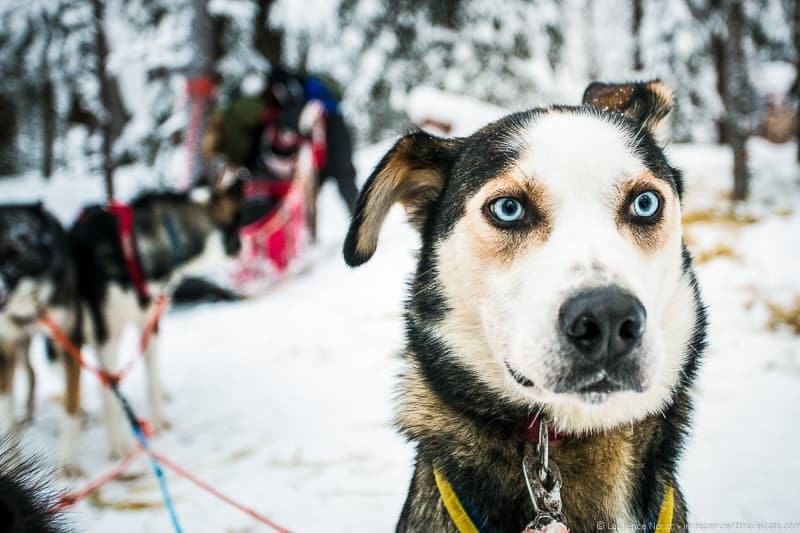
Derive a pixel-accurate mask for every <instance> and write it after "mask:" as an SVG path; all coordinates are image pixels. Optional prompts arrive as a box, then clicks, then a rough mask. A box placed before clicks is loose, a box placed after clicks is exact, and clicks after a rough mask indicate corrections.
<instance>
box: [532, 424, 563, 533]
mask: <svg viewBox="0 0 800 533" xmlns="http://www.w3.org/2000/svg"><path fill="white" fill-rule="evenodd" d="M548 445H549V438H548V433H547V422H545V421H542V422H541V423H540V425H539V443H538V445H537V447H536V451H537V453H538V455H539V458H538V459H536V460H535V461H534V460H533V459H532V458H531V457H530V456H528V455H526V456H525V458H524V459H523V460H522V473H523V474H524V475H525V484H526V485H527V486H528V494H529V495H530V497H531V502H532V503H533V509H534V511H535V512H536V516H535V518H534V519H533V520H532V521H531V522H530V523H529V524H528V525H527V529H531V530H542V529H543V528H544V527H547V526H549V525H553V524H563V523H564V516H563V515H562V514H561V472H560V471H559V469H558V466H557V465H556V464H555V463H554V462H552V461H550V457H549V454H550V450H549V446H548ZM531 472H534V474H535V475H531Z"/></svg>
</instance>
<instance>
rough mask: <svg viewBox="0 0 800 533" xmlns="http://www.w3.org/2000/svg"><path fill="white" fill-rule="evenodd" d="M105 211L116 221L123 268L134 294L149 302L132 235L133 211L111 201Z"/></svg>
mask: <svg viewBox="0 0 800 533" xmlns="http://www.w3.org/2000/svg"><path fill="white" fill-rule="evenodd" d="M106 210H107V211H108V212H109V213H111V214H112V215H114V217H115V218H116V219H117V228H118V231H119V241H120V244H121V245H122V255H123V257H124V259H125V268H126V269H127V271H128V275H129V276H130V277H131V282H132V283H133V287H134V288H135V289H136V294H137V295H138V296H139V300H140V301H142V302H148V301H150V292H149V291H148V290H147V284H146V283H145V281H144V275H143V274H142V264H141V262H140V261H139V255H138V253H137V252H136V240H135V238H134V235H133V209H131V206H129V205H128V204H125V203H122V202H117V201H114V200H111V201H109V202H108V205H107V206H106Z"/></svg>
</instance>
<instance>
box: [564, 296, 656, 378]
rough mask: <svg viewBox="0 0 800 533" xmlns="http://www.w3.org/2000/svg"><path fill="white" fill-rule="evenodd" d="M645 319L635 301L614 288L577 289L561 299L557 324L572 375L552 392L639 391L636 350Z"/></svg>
mask: <svg viewBox="0 0 800 533" xmlns="http://www.w3.org/2000/svg"><path fill="white" fill-rule="evenodd" d="M646 317H647V315H646V313H645V309H644V306H643V305H642V303H641V302H640V301H639V299H638V298H636V297H635V296H633V295H632V294H630V293H628V292H626V291H624V290H623V289H621V288H620V287H617V286H609V287H600V288H593V289H587V290H582V291H580V292H578V293H577V294H575V295H574V296H572V297H571V298H569V299H568V300H566V301H565V302H564V303H563V304H562V306H561V309H560V310H559V314H558V322H559V327H560V334H561V336H562V338H563V341H564V345H565V348H566V350H565V352H566V353H565V356H566V358H567V359H568V360H569V363H570V366H571V370H570V371H569V372H568V373H567V375H566V376H564V377H563V378H562V379H560V380H559V384H558V386H557V387H556V392H577V393H587V394H589V393H609V392H614V391H618V390H626V389H633V390H641V389H642V383H641V372H640V368H639V366H640V365H639V362H638V361H637V360H636V348H638V347H639V346H640V344H641V341H642V336H643V335H644V330H645V321H646Z"/></svg>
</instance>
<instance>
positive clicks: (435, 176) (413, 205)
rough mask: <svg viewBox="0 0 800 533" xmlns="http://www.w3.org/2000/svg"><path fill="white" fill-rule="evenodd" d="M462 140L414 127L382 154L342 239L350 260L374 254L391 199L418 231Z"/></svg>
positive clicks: (354, 262) (358, 261) (356, 261)
mask: <svg viewBox="0 0 800 533" xmlns="http://www.w3.org/2000/svg"><path fill="white" fill-rule="evenodd" d="M460 142H461V141H460V140H458V139H442V138H439V137H434V136H433V135H430V134H428V133H425V132H422V131H417V132H414V133H410V134H408V135H406V136H405V137H403V138H402V139H400V140H399V141H397V143H396V144H395V145H394V147H392V149H391V150H389V152H388V153H387V154H386V155H385V156H383V159H381V162H380V163H378V166H377V167H375V170H374V171H373V172H372V175H371V176H370V177H369V179H368V180H367V183H366V184H365V185H364V188H363V189H362V191H361V196H360V197H359V198H358V203H357V204H356V208H355V210H354V211H353V219H352V222H351V223H350V230H349V231H348V232H347V238H346V239H345V241H344V259H345V261H346V262H347V264H348V265H350V266H358V265H361V264H362V263H365V262H367V261H368V260H369V258H370V257H372V254H374V253H375V248H376V247H377V245H378V234H379V233H380V229H381V225H382V224H383V220H384V218H386V215H387V213H388V212H389V209H390V208H391V207H392V205H394V203H395V202H400V203H401V204H402V205H403V207H405V209H406V213H407V214H408V217H409V220H410V221H411V224H412V225H413V226H414V227H415V228H417V230H419V231H421V230H422V228H423V226H424V224H425V220H426V219H427V216H428V213H429V210H430V207H431V205H432V204H433V203H434V202H435V201H436V199H437V198H438V197H439V193H441V192H442V189H443V188H444V184H445V180H446V179H447V175H448V173H449V170H450V167H451V165H452V163H453V160H454V159H455V155H456V152H457V148H458V145H459V143H460Z"/></svg>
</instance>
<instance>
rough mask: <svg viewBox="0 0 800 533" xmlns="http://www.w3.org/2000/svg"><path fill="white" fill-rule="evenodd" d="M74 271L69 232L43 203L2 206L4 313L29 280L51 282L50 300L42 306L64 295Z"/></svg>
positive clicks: (0, 289) (0, 293) (0, 304)
mask: <svg viewBox="0 0 800 533" xmlns="http://www.w3.org/2000/svg"><path fill="white" fill-rule="evenodd" d="M70 270H71V262H70V252H69V243H68V240H67V237H66V233H65V232H64V229H63V227H62V226H61V224H60V223H59V222H58V221H57V220H56V219H55V217H53V215H51V214H50V213H48V212H47V211H46V210H45V209H44V207H43V206H42V204H41V203H34V204H14V205H0V311H2V310H3V308H4V307H5V305H6V304H8V303H9V299H10V298H11V296H12V295H13V294H14V292H15V290H16V289H18V288H19V287H20V284H21V283H22V282H23V281H25V280H28V281H30V282H32V284H35V285H36V286H41V284H42V283H44V282H50V285H51V287H50V291H49V293H48V294H47V295H44V296H43V297H44V298H45V299H46V300H47V301H42V302H37V303H39V304H42V305H44V304H48V303H50V302H51V301H52V299H53V298H58V297H60V296H62V295H60V294H58V291H59V290H61V289H66V288H67V287H65V286H64V285H65V284H64V282H63V278H64V277H65V276H66V275H67V274H68V273H69V272H70ZM23 290H24V289H23ZM30 290H31V291H35V289H34V288H33V287H31V288H30Z"/></svg>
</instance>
